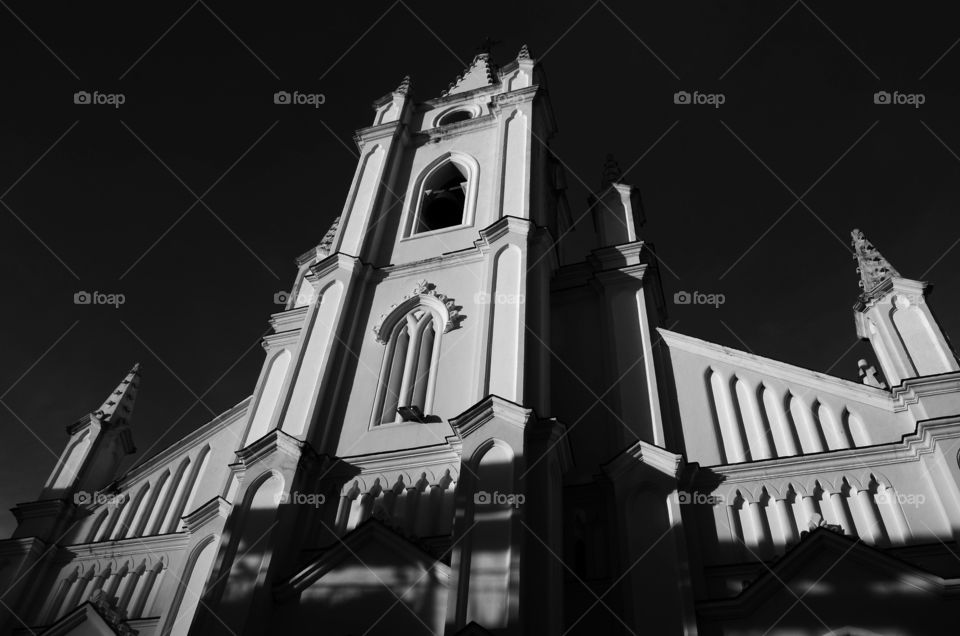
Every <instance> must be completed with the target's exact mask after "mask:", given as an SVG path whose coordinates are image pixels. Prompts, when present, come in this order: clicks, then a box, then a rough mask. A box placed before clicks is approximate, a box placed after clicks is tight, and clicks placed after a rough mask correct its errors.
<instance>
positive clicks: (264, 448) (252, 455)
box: [236, 428, 327, 469]
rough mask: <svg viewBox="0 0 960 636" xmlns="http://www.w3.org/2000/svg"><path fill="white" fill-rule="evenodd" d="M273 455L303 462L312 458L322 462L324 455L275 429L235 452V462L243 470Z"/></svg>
mask: <svg viewBox="0 0 960 636" xmlns="http://www.w3.org/2000/svg"><path fill="white" fill-rule="evenodd" d="M274 453H281V454H283V455H287V456H288V457H292V458H294V459H297V460H298V461H303V460H304V459H306V458H312V459H316V460H319V461H322V460H323V459H324V458H327V456H326V455H320V454H318V453H317V452H316V451H315V450H314V449H313V446H311V445H310V444H309V443H307V442H305V441H303V440H300V439H297V438H296V437H293V436H291V435H289V434H288V433H284V432H283V431H282V430H280V429H279V428H275V429H273V430H272V431H270V432H269V433H267V434H266V435H264V436H263V437H261V438H260V439H258V440H257V441H255V442H253V443H252V444H250V445H249V446H246V447H244V448H241V449H240V450H238V451H237V453H236V455H237V461H238V462H239V463H240V464H241V465H242V467H243V468H244V469H246V468H249V467H250V466H252V465H254V464H256V463H258V462H260V461H263V460H264V459H266V458H267V457H270V456H271V455H273V454H274Z"/></svg>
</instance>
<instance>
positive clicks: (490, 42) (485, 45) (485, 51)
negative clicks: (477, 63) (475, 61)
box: [474, 35, 502, 56]
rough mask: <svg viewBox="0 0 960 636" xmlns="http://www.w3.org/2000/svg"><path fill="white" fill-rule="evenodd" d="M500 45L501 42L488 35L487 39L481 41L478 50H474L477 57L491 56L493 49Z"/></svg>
mask: <svg viewBox="0 0 960 636" xmlns="http://www.w3.org/2000/svg"><path fill="white" fill-rule="evenodd" d="M498 44H502V42H501V41H500V40H495V39H493V38H491V37H490V36H489V35H488V36H487V37H485V38H483V40H481V41H480V44H478V45H477V48H476V49H474V50H475V51H476V53H477V55H487V56H489V55H490V53H491V52H492V51H493V47H495V46H496V45H498Z"/></svg>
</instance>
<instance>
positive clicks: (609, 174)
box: [600, 154, 623, 191]
mask: <svg viewBox="0 0 960 636" xmlns="http://www.w3.org/2000/svg"><path fill="white" fill-rule="evenodd" d="M621 178H623V172H622V171H621V170H620V164H619V163H617V160H616V159H614V158H613V155H612V154H608V155H607V158H606V160H605V161H604V162H603V176H602V177H601V179H600V190H601V191H602V190H606V189H607V188H609V187H610V184H612V183H617V182H619V181H620V179H621Z"/></svg>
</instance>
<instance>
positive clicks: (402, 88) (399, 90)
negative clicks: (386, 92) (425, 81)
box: [393, 75, 410, 95]
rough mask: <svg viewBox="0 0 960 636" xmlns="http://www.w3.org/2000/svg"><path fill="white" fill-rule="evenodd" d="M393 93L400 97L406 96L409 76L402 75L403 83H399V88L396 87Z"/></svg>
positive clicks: (408, 88)
mask: <svg viewBox="0 0 960 636" xmlns="http://www.w3.org/2000/svg"><path fill="white" fill-rule="evenodd" d="M393 92H394V93H399V94H401V95H408V94H409V93H410V76H409V75H404V76H403V81H402V82H400V86H397V87H396V88H395V89H394V91H393Z"/></svg>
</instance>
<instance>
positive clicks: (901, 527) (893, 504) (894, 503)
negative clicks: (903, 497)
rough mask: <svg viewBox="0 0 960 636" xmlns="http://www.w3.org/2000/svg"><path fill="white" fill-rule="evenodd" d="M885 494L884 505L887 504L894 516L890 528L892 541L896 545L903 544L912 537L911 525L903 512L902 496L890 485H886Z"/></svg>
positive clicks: (891, 514)
mask: <svg viewBox="0 0 960 636" xmlns="http://www.w3.org/2000/svg"><path fill="white" fill-rule="evenodd" d="M883 495H884V505H886V506H887V510H889V511H890V516H891V517H892V518H893V528H890V529H889V530H888V534H889V535H890V541H891V542H892V543H893V544H895V545H903V544H905V543H906V542H907V539H909V538H910V526H908V525H907V518H906V517H905V516H904V514H903V507H902V506H901V505H900V498H899V497H898V496H897V493H896V491H894V490H893V488H890V487H889V486H885V487H884V490H883ZM891 530H892V531H891Z"/></svg>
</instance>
